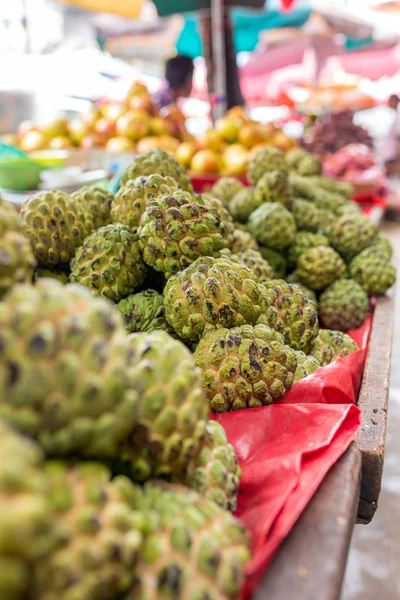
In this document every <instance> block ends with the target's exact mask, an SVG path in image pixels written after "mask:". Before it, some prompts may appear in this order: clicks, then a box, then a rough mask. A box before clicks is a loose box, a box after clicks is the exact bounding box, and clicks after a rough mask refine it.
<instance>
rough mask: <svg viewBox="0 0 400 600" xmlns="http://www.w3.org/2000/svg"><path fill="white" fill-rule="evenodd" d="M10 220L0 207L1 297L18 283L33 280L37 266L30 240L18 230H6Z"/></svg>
mask: <svg viewBox="0 0 400 600" xmlns="http://www.w3.org/2000/svg"><path fill="white" fill-rule="evenodd" d="M8 221H9V218H8V217H7V216H6V214H5V211H4V210H3V209H1V207H0V298H1V297H2V296H3V295H4V294H5V293H6V292H7V291H8V290H9V289H11V288H12V286H13V285H15V284H16V283H25V282H30V281H32V276H33V272H34V270H35V267H36V260H35V257H34V256H33V252H32V248H31V244H30V242H29V240H28V239H27V238H26V237H25V236H24V235H22V233H20V232H19V231H17V230H12V229H9V230H5V229H6V225H7V223H6V222H8ZM3 231H4V233H3Z"/></svg>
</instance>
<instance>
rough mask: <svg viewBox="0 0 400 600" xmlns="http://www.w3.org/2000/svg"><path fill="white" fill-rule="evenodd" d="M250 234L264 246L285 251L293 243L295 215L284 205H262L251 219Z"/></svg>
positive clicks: (275, 203) (249, 224)
mask: <svg viewBox="0 0 400 600" xmlns="http://www.w3.org/2000/svg"><path fill="white" fill-rule="evenodd" d="M248 227H249V231H250V233H251V234H252V235H253V236H254V237H255V239H256V240H257V242H258V243H259V244H261V245H262V246H267V247H268V248H272V249H273V250H284V249H285V248H287V247H288V246H290V245H291V244H292V243H293V240H294V237H295V234H296V223H295V220H294V217H293V215H292V214H291V213H290V212H289V211H288V210H287V209H286V208H285V207H284V206H282V204H278V203H277V202H274V203H272V204H262V205H261V206H260V207H259V208H257V209H256V210H255V211H254V212H253V213H252V214H251V215H250V218H249V223H248Z"/></svg>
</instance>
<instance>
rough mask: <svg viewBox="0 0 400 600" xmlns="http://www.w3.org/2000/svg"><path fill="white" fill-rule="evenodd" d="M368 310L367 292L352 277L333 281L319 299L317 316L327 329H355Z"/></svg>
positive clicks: (359, 325) (361, 322)
mask: <svg viewBox="0 0 400 600" xmlns="http://www.w3.org/2000/svg"><path fill="white" fill-rule="evenodd" d="M368 312H369V300H368V294H367V293H366V292H365V291H364V290H363V288H362V287H361V286H360V285H359V284H358V283H357V282H356V281H354V280H353V279H343V280H341V281H335V283H333V284H332V285H330V286H329V287H328V288H327V289H326V290H325V291H324V292H323V293H322V294H321V296H320V299H319V316H320V319H321V321H322V323H323V325H324V326H325V327H326V328H327V329H336V330H339V331H348V330H349V329H357V328H358V327H361V325H362V324H363V323H364V321H365V319H366V317H367V315H368Z"/></svg>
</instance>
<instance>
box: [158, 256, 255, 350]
mask: <svg viewBox="0 0 400 600" xmlns="http://www.w3.org/2000/svg"><path fill="white" fill-rule="evenodd" d="M164 298H165V300H164V302H165V313H166V317H167V321H168V322H169V324H170V325H171V326H172V327H173V328H174V330H175V331H176V333H177V334H178V335H179V336H180V337H181V338H183V339H185V340H191V341H193V342H197V341H198V340H199V339H200V338H201V336H202V335H203V333H204V332H205V331H207V330H210V329H218V328H220V327H228V328H230V327H235V326H238V325H245V324H246V323H249V324H250V325H255V323H256V322H257V319H258V317H259V316H260V301H261V293H260V290H259V288H258V284H257V282H256V276H255V275H254V273H252V271H250V269H248V268H247V267H244V266H242V265H238V264H235V263H233V262H231V261H229V260H224V259H222V258H220V259H214V258H210V257H203V258H198V259H197V260H196V261H195V262H194V263H193V264H192V265H190V267H188V268H187V269H185V270H184V271H181V272H180V273H178V274H177V275H175V276H173V277H171V278H170V279H169V280H168V282H167V285H166V287H165V293H164Z"/></svg>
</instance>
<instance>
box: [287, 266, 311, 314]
mask: <svg viewBox="0 0 400 600" xmlns="http://www.w3.org/2000/svg"><path fill="white" fill-rule="evenodd" d="M285 281H287V282H288V283H295V284H296V285H297V287H299V288H300V289H301V291H302V292H303V294H304V295H305V296H307V298H308V299H309V300H311V302H313V303H314V304H315V306H318V298H317V294H316V293H315V292H314V291H313V290H310V288H308V287H307V286H306V285H304V283H301V281H300V279H299V278H298V276H297V273H296V271H293V273H290V275H288V276H287V277H285Z"/></svg>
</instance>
